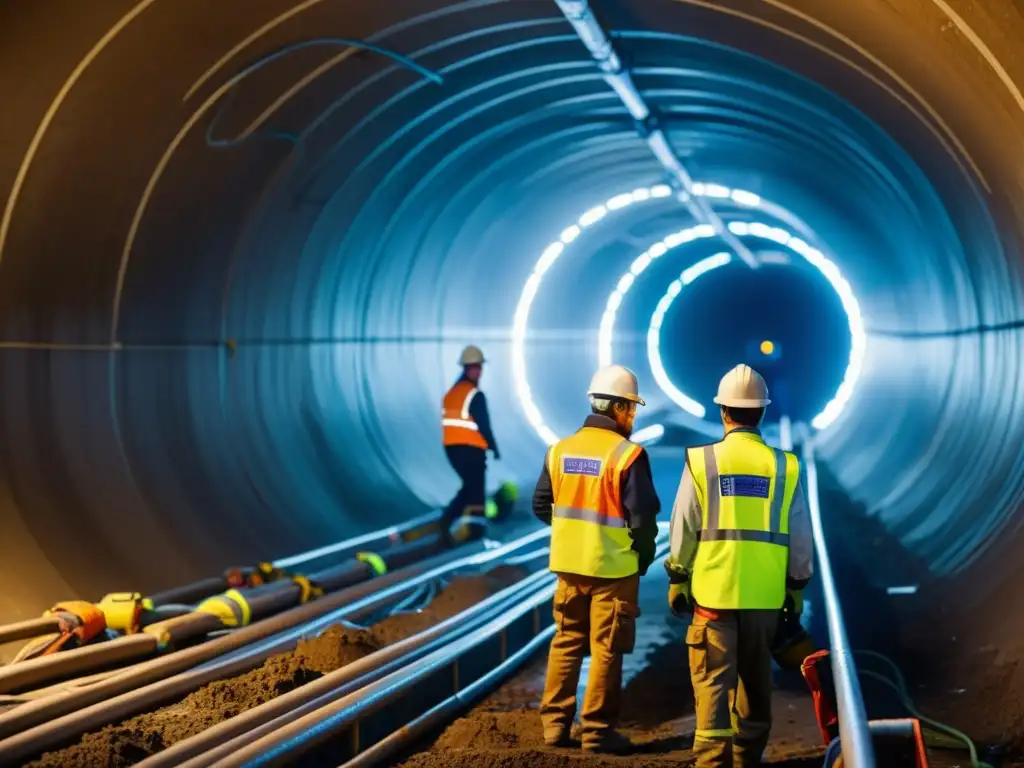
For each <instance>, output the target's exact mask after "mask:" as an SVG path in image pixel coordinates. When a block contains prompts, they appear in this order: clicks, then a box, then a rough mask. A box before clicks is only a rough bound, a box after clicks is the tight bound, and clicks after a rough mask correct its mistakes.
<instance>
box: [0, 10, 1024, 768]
mask: <svg viewBox="0 0 1024 768" xmlns="http://www.w3.org/2000/svg"><path fill="white" fill-rule="evenodd" d="M563 6H564V8H563ZM587 7H588V4H587V3H578V2H569V1H568V0H566V2H564V3H563V2H558V3H556V2H555V0H512V1H510V2H500V1H499V0H461V1H458V2H450V3H443V2H438V1H437V0H395V1H393V2H388V3H366V2H349V3H340V2H337V0H304V2H295V0H219V2H218V3H216V4H215V5H211V4H210V3H204V2H199V0H174V2H171V0H141V1H140V0H107V2H104V3H81V2H74V1H73V0H36V1H35V2H32V3H21V4H7V5H6V6H5V7H4V8H3V9H0V96H2V97H3V103H4V110H3V112H4V119H3V121H2V123H0V125H2V130H0V138H2V143H0V204H2V206H3V207H2V209H0V211H2V218H0V333H2V339H0V347H2V351H0V356H2V359H3V361H4V366H3V369H4V376H3V389H2V409H3V417H2V419H0V441H2V445H3V461H2V463H0V492H2V497H0V499H2V500H0V520H2V530H3V535H2V537H0V554H2V560H0V574H2V584H3V588H2V590H0V623H5V622H15V621H22V620H26V619H31V618H34V617H37V616H38V615H39V614H40V613H41V612H42V611H43V610H45V609H46V608H48V607H49V606H51V605H53V604H54V603H55V602H57V601H60V600H67V599H71V598H76V599H89V600H91V599H97V598H98V597H99V596H101V595H104V594H107V593H110V592H119V591H125V590H138V591H141V592H143V593H149V592H154V591H157V590H165V589H169V588H171V587H173V586H175V585H178V584H183V583H186V582H190V581H195V580H196V579H201V578H203V577H206V576H209V575H210V574H213V573H219V572H220V571H222V570H223V569H224V568H225V567H226V566H229V565H236V564H239V563H256V562H261V561H269V560H272V559H273V558H279V557H282V556H285V555H290V554H293V553H296V552H302V551H304V550H310V549H313V548H315V547H319V546H321V545H323V544H325V543H328V542H332V541H338V540H341V539H345V538H346V537H353V536H359V535H362V534H368V533H370V532H372V531H376V530H379V529H383V528H386V527H387V526H393V525H400V524H402V523H403V522H405V521H407V520H410V519H413V518H416V517H418V516H421V515H424V514H425V513H428V512H429V511H430V510H433V509H438V508H440V507H442V506H444V505H445V504H446V503H447V501H448V499H449V498H450V497H451V496H452V494H453V493H454V492H455V490H456V488H457V479H456V477H455V475H454V473H453V472H452V471H451V469H450V467H449V465H448V463H447V461H446V458H445V454H444V452H443V450H442V449H441V446H440V441H439V436H440V432H439V424H438V420H439V418H440V402H441V398H442V397H443V395H444V393H445V391H446V390H447V389H448V387H449V386H450V385H451V384H452V383H453V382H454V380H455V378H456V377H457V375H458V372H459V368H458V364H457V361H458V356H459V352H460V350H461V349H462V348H463V347H464V346H465V345H467V344H476V345H479V346H480V347H482V348H483V349H484V350H485V353H486V355H487V366H486V370H485V372H484V378H483V380H482V383H481V388H482V390H483V391H484V392H485V393H486V395H487V399H488V403H489V405H490V409H491V418H492V421H493V425H494V431H495V434H496V436H497V438H498V441H499V443H500V445H501V454H502V455H501V460H500V461H492V462H491V464H490V465H489V469H488V483H489V488H494V487H496V486H497V485H498V484H500V483H502V482H506V481H510V482H514V483H516V484H518V485H519V487H520V489H521V493H522V494H523V495H524V496H526V497H528V496H529V493H530V492H531V491H532V487H533V483H534V482H535V481H536V478H537V474H538V472H539V471H540V468H541V465H542V462H543V458H544V452H545V450H546V447H547V445H549V444H550V443H552V442H554V441H555V440H557V439H559V438H561V437H563V436H565V435H567V434H569V433H570V432H572V431H573V430H575V429H576V428H578V426H579V424H580V422H581V420H582V418H583V416H584V415H585V413H586V408H587V403H586V399H585V394H586V389H587V382H588V380H589V378H590V376H591V375H592V374H593V372H594V370H596V368H597V367H598V366H599V365H604V364H607V363H610V362H615V363H620V364H623V365H626V366H629V367H630V368H631V369H633V370H634V371H636V373H637V375H638V377H639V381H640V388H641V391H642V392H643V394H644V397H645V398H646V400H647V407H646V409H644V410H643V411H642V412H641V413H640V415H639V418H638V422H637V428H638V430H646V432H645V434H646V435H647V436H649V437H650V438H651V440H650V442H649V444H648V448H649V452H650V455H651V461H652V467H653V469H654V475H655V481H656V485H657V488H658V491H659V494H660V496H661V501H662V512H661V516H660V519H661V520H663V521H667V520H668V516H669V511H670V508H671V502H672V498H673V495H674V493H675V487H676V484H677V483H678V477H679V473H680V471H681V468H682V459H681V458H680V457H681V453H680V452H679V451H680V449H681V446H684V445H694V444H698V443H705V442H709V441H711V440H716V439H718V435H720V430H721V425H720V424H718V423H717V422H716V411H715V406H714V405H713V403H712V402H711V399H712V396H713V394H714V387H715V385H716V383H717V381H718V378H719V377H720V376H721V375H722V373H724V372H725V370H727V369H728V368H729V367H731V366H732V365H733V364H734V363H735V362H741V361H742V362H748V363H750V364H751V365H753V366H755V367H757V368H758V369H759V370H762V371H763V373H764V374H765V376H766V378H767V379H768V382H769V386H770V387H771V388H772V390H773V392H776V393H778V394H779V395H780V396H781V400H779V399H778V397H777V398H776V403H775V404H774V408H773V410H770V411H769V414H768V424H767V425H766V433H771V432H772V431H773V430H776V429H778V427H777V425H778V423H779V421H780V419H781V418H782V417H783V416H787V417H792V420H793V421H794V422H799V423H801V424H803V425H805V429H806V433H807V435H809V436H811V437H812V438H813V440H814V443H815V448H816V456H817V459H818V461H819V462H820V464H821V467H822V469H821V471H822V514H823V516H824V518H825V528H826V531H835V535H834V538H832V539H830V540H829V542H828V543H829V547H830V549H832V550H834V551H835V555H834V556H835V557H836V559H837V562H840V563H842V567H843V569H844V573H847V574H848V575H849V574H857V578H853V577H850V578H847V579H846V580H844V581H843V583H842V585H841V586H842V597H843V599H844V605H846V606H847V607H848V609H849V611H850V613H851V617H850V622H851V632H852V633H853V634H858V632H860V630H858V627H863V628H864V635H865V636H870V637H875V636H880V635H892V636H898V638H899V639H897V640H895V641H893V642H895V644H896V645H897V646H898V645H900V644H901V643H902V644H903V645H902V647H903V650H904V651H907V649H908V648H909V649H910V653H911V654H913V653H915V652H916V651H918V650H920V651H921V654H920V655H922V656H925V655H927V656H929V658H932V657H934V664H933V665H932V666H930V667H929V668H928V674H934V675H937V676H938V675H940V673H941V674H942V675H949V676H950V678H951V679H952V678H955V679H956V680H957V681H961V682H962V678H963V677H964V676H966V678H967V681H968V682H966V683H964V684H962V685H961V683H960V682H956V683H955V688H956V690H958V691H961V693H958V694H956V697H957V699H956V701H948V699H949V697H946V699H947V700H946V701H944V702H943V703H942V704H941V705H937V706H940V709H941V710H942V711H943V712H944V713H945V714H946V716H947V719H949V720H950V721H951V722H957V721H958V722H961V723H962V724H963V726H964V727H966V728H972V727H973V728H974V729H975V731H974V732H972V735H975V734H976V735H977V737H978V738H981V739H983V740H985V741H986V742H988V743H999V744H1007V745H1014V744H1015V745H1016V748H1017V749H1018V750H1019V749H1020V745H1021V743H1022V739H1024V698H1022V695H1021V691H1024V667H1022V666H1021V660H1022V659H1024V642H1022V640H1021V636H1022V635H1021V633H1022V631H1024V618H1022V617H1021V615H1020V610H1019V609H1020V600H1019V597H1018V596H1017V592H1016V590H1017V589H1019V588H1020V584H1021V582H1022V580H1024V565H1022V563H1021V560H1020V558H1019V556H1018V554H1017V553H1018V551H1019V548H1020V547H1021V545H1022V544H1024V528H1022V519H1024V518H1022V516H1021V513H1020V508H1021V502H1022V492H1024V482H1022V478H1024V474H1022V464H1024V453H1022V451H1021V448H1020V446H1021V444H1022V441H1024V418H1022V416H1024V388H1022V387H1024V385H1022V383H1021V377H1020V370H1021V363H1022V353H1021V349H1022V344H1021V342H1022V332H1021V328H1022V327H1024V319H1022V317H1024V306H1022V301H1021V285H1022V280H1021V266H1022V265H1021V254H1022V250H1021V249H1022V237H1024V225H1022V222H1024V151H1022V148H1024V95H1022V93H1021V89H1022V88H1024V85H1022V84H1024V59H1022V58H1021V57H1020V55H1019V51H1020V49H1021V45H1022V41H1024V18H1022V15H1021V12H1020V9H1019V8H1017V7H1016V6H1015V5H1014V4H1013V3H1012V2H1010V0H987V2H986V3H984V4H983V5H982V4H979V3H970V2H967V1H966V0H862V2H858V3H830V4H822V3H815V2H812V1H811V0H785V1H783V0H721V1H720V2H705V1H704V0H637V1H636V2H624V1H623V0H593V2H591V3H590V4H589V7H590V8H591V10H592V11H593V13H594V14H595V16H596V19H597V21H598V22H599V23H600V24H601V26H602V27H603V29H605V30H607V31H608V35H609V40H610V41H611V43H612V46H613V49H614V51H615V54H614V57H615V59H614V61H612V60H610V59H608V58H605V59H604V60H603V68H604V69H602V64H601V63H600V62H599V61H597V60H595V57H594V56H593V55H591V51H590V50H588V48H587V46H586V45H585V44H584V41H582V40H581V37H580V36H579V34H577V30H576V29H575V28H574V26H573V25H572V24H571V23H570V22H569V21H567V13H569V12H570V11H571V10H572V9H575V10H576V11H580V9H584V10H586V8H587ZM566 9H569V10H566ZM605 54H606V55H607V51H606V52H605ZM598 58H600V57H598ZM615 64H618V65H619V66H620V67H621V71H623V72H626V73H628V75H629V77H630V78H631V81H632V82H633V83H635V87H636V93H637V94H640V95H641V96H642V99H641V103H639V104H638V103H637V102H636V100H635V99H633V100H631V97H630V94H629V93H625V92H623V91H622V90H621V88H620V89H619V90H617V89H616V88H615V87H613V80H614V78H613V77H611V76H610V74H614V72H616V71H619V70H616V69H615V66H614V65H615ZM639 112H643V115H642V116H641V117H640V118H638V113H639ZM652 148H653V151H652ZM830 502H831V503H830ZM856 531H859V533H856ZM865 531H867V533H865ZM879 540H884V541H885V548H883V549H878V548H873V547H869V546H865V545H864V542H865V541H879ZM900 563H903V564H907V563H913V564H914V566H913V568H911V567H910V566H909V565H907V567H906V568H903V569H901V568H900V567H897V566H898V565H899V564H900ZM911 571H912V575H908V574H910V573H911ZM840 575H842V574H840ZM861 578H862V579H863V580H864V581H866V582H869V584H866V585H865V587H864V591H863V593H862V592H860V591H859V589H860V587H859V586H858V579H861ZM906 578H913V579H915V580H916V582H919V583H920V590H919V593H918V595H917V596H916V597H906V598H904V599H902V600H893V601H892V604H891V605H889V606H888V607H887V609H886V611H885V612H884V613H879V614H878V615H877V616H875V617H872V616H871V613H872V605H871V603H870V600H871V599H872V598H871V597H870V596H871V595H874V594H875V593H876V592H880V593H881V594H882V595H884V594H885V590H886V587H888V586H899V585H900V584H902V583H903V582H901V581H900V580H901V579H906ZM904 608H905V610H904ZM818 610H820V608H819V609H818ZM883 620H884V621H886V622H891V626H887V627H882V626H879V625H878V624H877V622H881V621H883ZM872 621H874V622H876V624H875V625H871V623H872ZM936 622H938V623H936ZM936 627H938V628H939V629H938V630H936ZM889 630H891V631H889ZM929 632H932V633H933V634H929ZM940 636H941V637H940ZM922 638H924V639H922ZM915 643H918V644H923V646H920V647H919V646H918V645H915ZM924 646H927V647H924ZM979 649H981V650H979ZM979 653H980V654H981V656H979V655H978V654H979ZM979 658H982V659H983V662H982V661H978V659H979ZM936 679H938V677H937V678H936ZM942 679H943V680H945V679H946V678H945V677H942ZM953 685H954V683H950V686H953ZM950 686H947V687H946V688H949V687H950ZM946 688H943V690H946Z"/></svg>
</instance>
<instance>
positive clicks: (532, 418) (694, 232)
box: [512, 183, 866, 445]
mask: <svg viewBox="0 0 1024 768" xmlns="http://www.w3.org/2000/svg"><path fill="white" fill-rule="evenodd" d="M692 189H693V193H694V194H695V195H700V196H703V197H708V198H713V199H715V198H717V199H722V200H730V201H732V202H734V203H736V204H739V205H742V206H746V207H750V208H760V207H761V206H762V202H761V198H760V197H759V196H758V195H755V194H753V193H752V192H746V191H744V190H739V189H729V188H728V187H723V186H721V185H718V184H701V183H697V184H694V185H693V188H692ZM671 195H672V189H671V188H670V187H669V186H668V185H667V184H658V185H655V186H653V187H647V188H640V189H636V190H634V191H633V192H627V193H624V194H621V195H616V196H615V197H612V198H610V199H609V200H608V201H607V202H606V203H604V204H602V205H598V206H595V207H594V208H591V209H590V210H588V211H586V212H585V213H584V214H583V215H582V216H580V217H579V219H577V221H576V223H575V224H572V225H570V226H569V227H567V228H566V229H564V230H563V231H562V233H561V235H560V236H559V238H558V240H556V241H554V242H553V243H551V244H550V245H549V246H548V247H547V248H545V249H544V251H543V252H542V253H541V255H540V258H539V259H538V260H537V263H536V264H535V265H534V268H533V271H532V273H531V274H530V276H529V278H527V280H526V283H525V285H524V286H523V292H522V294H521V295H520V297H519V303H518V305H517V306H516V313H515V317H514V319H513V323H512V372H513V378H514V381H515V388H516V394H517V396H518V397H519V402H520V404H521V405H522V407H523V411H524V412H525V414H526V419H527V421H528V422H529V424H530V426H531V427H533V429H534V431H535V432H536V433H537V435H538V436H539V437H540V438H541V440H543V441H544V442H545V443H547V444H548V445H551V444H553V443H555V442H557V440H558V435H556V434H555V433H554V431H552V429H551V428H550V427H549V426H548V425H547V424H546V423H545V421H544V417H543V415H542V414H541V412H540V408H538V407H537V404H536V403H535V402H534V400H533V393H532V392H531V390H530V383H529V378H528V376H527V369H526V333H527V326H528V322H529V317H530V307H531V306H532V304H533V301H534V299H535V298H536V296H537V292H538V291H539V289H540V285H541V281H542V280H543V277H544V274H545V273H546V272H547V271H548V270H549V269H551V267H552V265H554V263H555V262H556V261H557V260H558V258H559V257H560V256H561V255H562V254H563V253H564V252H565V249H566V247H567V246H568V245H570V244H571V243H572V242H573V241H574V240H576V239H577V238H578V237H579V236H580V235H581V234H582V232H583V230H584V229H587V228H588V227H591V226H593V225H594V224H596V223H597V222H599V221H601V220H602V219H604V217H605V216H607V215H608V214H609V213H612V212H615V211H618V210H621V209H624V208H626V207H628V206H631V205H634V204H636V203H643V202H647V201H651V200H659V199H664V198H667V197H670V196H671ZM729 228H730V229H731V230H732V231H733V233H734V234H737V235H740V234H744V235H753V236H756V237H764V238H767V239H770V240H773V241H775V242H777V243H779V244H780V245H784V246H786V247H787V248H789V249H790V250H792V251H794V252H796V253H799V254H800V255H801V256H803V257H804V258H805V259H806V260H807V261H808V262H809V263H811V264H812V265H813V266H815V267H816V268H817V269H818V270H819V271H820V272H821V273H822V275H824V277H825V279H827V280H828V281H829V282H830V283H831V284H832V286H833V288H834V289H835V290H836V293H837V294H838V295H839V298H840V301H841V302H842V305H843V309H844V310H845V311H846V315H847V319H848V321H849V325H850V338H851V345H850V361H849V363H848V365H847V368H846V373H845V374H844V376H843V381H842V383H841V384H840V385H839V389H837V390H836V394H835V396H834V397H833V399H832V400H831V401H830V402H829V403H828V405H826V407H825V409H824V410H823V411H822V412H821V413H820V414H818V416H816V417H815V419H814V420H813V422H812V425H813V426H814V427H815V428H817V429H824V428H825V427H826V426H828V425H829V424H831V423H832V422H833V421H835V419H836V418H837V417H838V416H839V414H840V413H841V412H842V409H843V407H844V406H845V405H846V402H847V401H848V400H849V398H850V396H851V395H852V394H853V388H854V385H855V384H856V381H857V378H858V377H859V375H860V369H861V365H862V362H863V357H864V350H865V347H866V336H865V334H864V324H863V321H862V319H861V315H860V306H859V304H858V303H857V299H856V297H855V296H854V295H853V291H852V290H851V289H850V285H849V283H847V282H846V280H845V279H844V278H843V276H842V275H841V274H840V272H839V269H838V268H837V267H836V265H835V264H834V263H832V262H831V261H830V260H829V259H828V258H827V257H825V255H824V254H822V253H821V251H819V250H817V249H816V248H813V247H811V246H810V245H808V244H807V243H806V242H805V241H803V240H801V239H799V238H796V237H793V236H792V235H791V234H790V233H789V232H787V231H786V230H783V229H779V228H776V227H769V226H767V225H764V224H746V223H744V222H731V223H730V224H729ZM684 232H689V233H690V234H689V235H684V234H683V233H684ZM714 234H715V233H714V230H713V229H712V228H711V226H710V225H706V224H705V225H698V226H695V227H691V228H690V229H688V230H683V232H677V233H674V234H672V235H669V236H668V237H667V238H665V239H664V240H663V241H661V242H659V243H655V244H654V245H653V246H651V247H650V248H649V249H648V250H647V251H645V252H644V253H643V254H641V255H640V256H639V257H638V258H637V259H636V260H635V261H634V262H633V264H632V265H631V267H630V271H629V272H628V273H626V274H625V275H623V277H622V278H621V279H620V280H619V283H618V285H617V286H616V289H615V290H614V291H613V292H612V294H611V295H610V296H609V298H608V302H607V304H606V308H605V313H604V315H603V316H602V319H601V325H600V329H599V331H598V357H599V360H600V364H601V365H607V364H609V363H610V362H611V358H612V342H613V332H614V326H615V315H616V313H617V312H618V308H619V306H620V305H621V304H622V300H623V298H624V296H625V294H626V292H628V291H629V289H630V287H631V286H632V285H633V282H634V281H635V280H636V278H637V276H638V275H640V274H641V273H642V272H643V271H644V270H645V269H646V268H647V267H648V266H649V265H650V263H651V261H652V260H654V259H656V258H659V257H661V256H663V255H664V254H665V253H667V252H668V251H669V250H671V249H672V248H675V247H678V246H680V245H683V244H684V243H687V242H692V241H694V240H697V239H702V238H709V237H713V236H714ZM656 377H657V375H656ZM666 379H667V377H666ZM659 386H662V388H663V389H664V387H663V385H662V383H661V382H660V381H659ZM666 394H669V393H668V391H666ZM680 394H681V393H680ZM669 396H670V397H671V395H669ZM684 397H685V396H684ZM673 399H674V398H673ZM687 399H689V398H687ZM691 403H692V401H691ZM693 404H694V405H696V406H697V408H698V409H699V410H700V411H701V412H703V408H701V406H700V405H699V404H698V403H693ZM687 410H689V411H690V412H691V413H693V410H691V409H687Z"/></svg>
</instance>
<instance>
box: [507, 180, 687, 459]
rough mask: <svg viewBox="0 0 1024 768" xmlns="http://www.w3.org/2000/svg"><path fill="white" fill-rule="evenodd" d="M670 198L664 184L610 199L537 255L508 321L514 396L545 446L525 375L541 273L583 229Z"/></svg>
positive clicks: (546, 436)
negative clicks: (528, 332) (633, 207)
mask: <svg viewBox="0 0 1024 768" xmlns="http://www.w3.org/2000/svg"><path fill="white" fill-rule="evenodd" d="M671 195H672V188H671V187H669V186H668V185H667V184H657V185H655V186H653V187H641V188H640V189H636V190H633V191H632V192H627V193H624V194H621V195H616V196H615V197H612V198H610V199H609V200H608V201H607V202H606V203H604V204H603V205H598V206H596V207H594V208H591V209H590V210H589V211H586V212H585V213H584V214H583V215H582V216H580V217H579V219H577V221H576V223H575V224H572V225H570V226H569V227H567V228H566V229H564V230H562V234H561V235H560V236H559V238H558V240H556V241H555V242H553V243H551V244H550V245H549V246H548V247H547V248H545V249H544V251H543V252H542V253H541V255H540V258H539V259H538V260H537V263H536V264H535V265H534V267H533V272H532V273H531V274H530V277H529V278H527V280H526V284H525V285H524V286H523V293H522V295H521V296H520V297H519V304H518V305H517V306H516V314H515V317H514V318H513V320H512V376H513V378H514V380H515V388H516V394H517V395H518V397H519V402H520V403H521V404H522V406H523V411H524V412H525V413H526V420H527V421H528V422H529V423H530V426H532V427H533V429H534V431H536V432H537V434H538V435H539V436H540V439H541V440H543V441H544V442H545V443H547V444H548V445H551V444H553V443H555V442H557V441H558V436H557V435H556V434H555V433H554V432H552V431H551V428H550V427H548V425H547V424H545V423H544V417H543V416H542V415H541V412H540V409H539V408H538V407H537V404H536V403H535V402H534V401H533V393H532V392H531V391H530V382H529V380H528V378H527V375H526V329H527V323H528V322H529V319H530V307H531V305H532V304H533V300H534V298H536V296H537V291H538V289H539V288H540V283H541V280H542V279H543V277H544V273H545V272H547V271H548V270H549V269H551V267H552V265H553V264H554V263H555V262H556V261H557V260H558V258H559V257H560V256H561V255H562V253H563V252H564V251H565V247H566V246H567V245H569V244H570V243H572V242H573V241H574V240H575V239H576V238H578V237H579V236H580V235H581V234H582V232H583V230H584V229H586V228H587V227H591V226H593V225H594V224H596V223H597V222H599V221H601V219H603V218H604V217H605V216H607V215H608V214H609V213H612V212H615V211H619V210H622V209H623V208H626V207H628V206H630V205H634V204H636V203H643V202H647V201H649V200H660V199H664V198H666V197H670V196H671Z"/></svg>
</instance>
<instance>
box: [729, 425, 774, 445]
mask: <svg viewBox="0 0 1024 768" xmlns="http://www.w3.org/2000/svg"><path fill="white" fill-rule="evenodd" d="M729 438H732V439H733V440H749V441H751V442H755V443H763V442H764V438H763V437H762V436H761V430H759V429H751V428H750V427H736V429H730V430H729V431H728V432H726V433H725V437H724V438H723V439H724V440H728V439H729Z"/></svg>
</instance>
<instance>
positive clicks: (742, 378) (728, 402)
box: [715, 364, 771, 408]
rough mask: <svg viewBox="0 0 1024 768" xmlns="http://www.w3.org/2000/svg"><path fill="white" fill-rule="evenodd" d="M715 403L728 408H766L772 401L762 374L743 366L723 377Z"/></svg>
mask: <svg viewBox="0 0 1024 768" xmlns="http://www.w3.org/2000/svg"><path fill="white" fill-rule="evenodd" d="M715 402H716V403H718V405H724V406H726V407H728V408H764V407H765V406H766V405H768V404H769V403H770V402H771V400H769V399H768V385H767V384H765V383H764V379H763V378H761V374H760V373H758V372H757V371H755V370H754V369H753V368H751V367H750V366H749V365H742V364H741V365H737V366H736V367H735V368H733V369H732V370H731V371H729V372H728V373H727V374H725V376H723V377H722V380H721V381H720V382H719V383H718V396H717V397H715Z"/></svg>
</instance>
